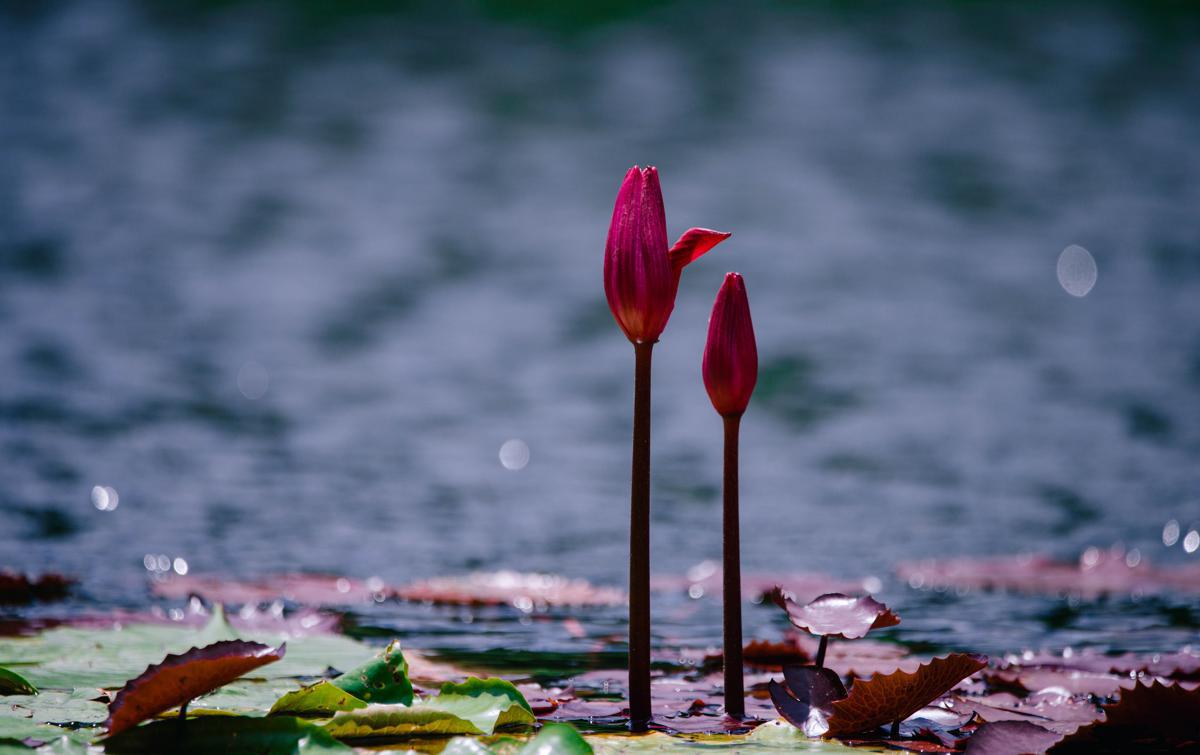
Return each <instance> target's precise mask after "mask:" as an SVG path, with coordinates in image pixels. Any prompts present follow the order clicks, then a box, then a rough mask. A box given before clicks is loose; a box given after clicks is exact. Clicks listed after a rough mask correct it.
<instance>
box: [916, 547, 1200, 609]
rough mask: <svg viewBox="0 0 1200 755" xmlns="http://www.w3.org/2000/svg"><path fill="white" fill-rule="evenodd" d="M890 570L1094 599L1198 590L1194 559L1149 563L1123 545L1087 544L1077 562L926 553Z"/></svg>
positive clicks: (923, 579)
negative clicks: (1120, 547)
mask: <svg viewBox="0 0 1200 755" xmlns="http://www.w3.org/2000/svg"><path fill="white" fill-rule="evenodd" d="M896 574H897V576H899V577H900V578H901V579H903V580H905V581H907V582H908V583H909V585H911V586H913V587H917V588H930V587H941V588H958V589H970V590H1011V591H1015V592H1024V593H1037V594H1046V595H1071V596H1076V597H1081V598H1086V599H1094V598H1098V597H1100V596H1104V595H1138V596H1143V595H1151V594H1155V593H1167V592H1170V593H1187V594H1196V593H1200V564H1184V565H1180V566H1153V565H1151V564H1150V562H1149V561H1148V560H1147V559H1145V558H1143V557H1141V556H1139V559H1138V560H1137V561H1136V562H1132V565H1131V562H1130V560H1128V559H1127V558H1126V554H1125V553H1124V552H1123V551H1107V550H1103V551H1102V550H1100V549H1097V548H1089V549H1088V550H1087V551H1085V552H1084V554H1083V555H1082V556H1081V557H1080V559H1079V561H1077V562H1064V561H1055V560H1053V559H1051V558H1048V557H1046V556H1003V557H996V558H954V559H941V560H935V559H930V560H926V561H919V562H906V563H901V564H899V565H897V567H896Z"/></svg>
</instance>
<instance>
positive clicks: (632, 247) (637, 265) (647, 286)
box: [604, 165, 729, 343]
mask: <svg viewBox="0 0 1200 755" xmlns="http://www.w3.org/2000/svg"><path fill="white" fill-rule="evenodd" d="M727 238H729V234H728V233H721V232H719V231H710V230H708V229H705V228H692V229H690V230H688V231H687V232H686V233H684V234H683V236H682V237H680V239H679V241H677V242H676V243H675V246H673V247H671V248H670V249H669V250H668V248H667V216H666V212H665V211H664V209H663V198H662V188H661V187H660V186H659V183H658V169H657V168H655V167H653V166H648V167H646V168H639V167H638V166H636V165H635V166H633V167H632V168H630V169H629V172H628V173H626V174H625V180H624V181H623V182H622V183H621V190H620V191H619V192H617V201H616V204H615V206H614V207H613V215H612V223H611V225H609V228H608V241H607V242H606V244H605V246H604V294H605V296H607V297H608V306H609V309H611V310H612V313H613V317H615V318H616V320H617V324H618V325H620V326H621V330H622V331H624V333H625V336H626V337H627V338H628V339H629V340H630V341H632V342H633V343H654V342H655V341H657V340H658V337H659V336H660V335H662V332H663V329H664V328H665V327H667V320H668V319H670V317H671V311H672V310H673V309H674V308H675V294H676V293H677V292H678V290H679V276H680V274H681V273H682V271H683V268H684V267H685V266H686V265H687V264H688V263H690V262H692V261H693V260H695V259H696V258H698V257H700V256H701V255H702V254H704V253H705V252H707V251H708V250H709V249H712V248H713V247H714V246H716V245H717V244H719V243H720V242H722V241H724V240H725V239H727Z"/></svg>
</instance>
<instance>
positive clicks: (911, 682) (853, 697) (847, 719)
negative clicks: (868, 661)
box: [829, 653, 987, 736]
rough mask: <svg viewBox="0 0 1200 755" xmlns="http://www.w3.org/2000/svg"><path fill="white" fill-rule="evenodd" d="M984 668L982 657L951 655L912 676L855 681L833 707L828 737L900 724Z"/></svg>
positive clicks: (894, 675) (881, 676)
mask: <svg viewBox="0 0 1200 755" xmlns="http://www.w3.org/2000/svg"><path fill="white" fill-rule="evenodd" d="M986 666H987V659H986V658H984V657H982V656H978V655H968V654H965V653H952V654H950V655H948V656H946V657H945V658H934V659H933V660H932V661H930V662H929V663H927V664H922V665H921V666H920V668H918V669H917V670H916V672H915V673H911V674H910V673H907V672H904V671H897V672H895V673H893V674H888V675H876V676H873V677H871V678H870V679H861V680H858V681H856V682H855V683H854V685H853V686H852V687H851V688H850V694H849V695H847V697H846V698H845V699H844V700H839V701H837V702H835V703H833V715H831V716H830V718H829V734H830V735H832V736H840V735H847V734H854V733H856V732H861V731H870V730H872V729H874V728H876V727H879V726H882V725H885V724H889V723H892V722H893V721H903V720H904V719H906V718H908V717H909V716H911V715H912V714H913V713H916V712H917V711H918V710H920V709H921V708H923V707H925V706H926V705H928V704H929V703H931V702H933V701H934V700H936V699H937V698H938V697H940V696H941V695H943V694H945V693H946V692H949V691H950V690H951V689H953V688H954V686H955V685H956V684H958V683H959V682H961V681H962V680H963V679H966V678H967V677H968V676H970V675H972V674H974V673H976V672H977V671H979V670H980V669H983V668H984V667H986Z"/></svg>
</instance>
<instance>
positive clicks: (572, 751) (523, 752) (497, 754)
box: [441, 723, 592, 755]
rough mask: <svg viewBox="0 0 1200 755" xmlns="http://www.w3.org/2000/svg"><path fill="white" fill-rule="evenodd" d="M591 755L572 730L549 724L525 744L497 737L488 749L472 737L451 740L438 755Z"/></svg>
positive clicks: (563, 725) (570, 727)
mask: <svg viewBox="0 0 1200 755" xmlns="http://www.w3.org/2000/svg"><path fill="white" fill-rule="evenodd" d="M501 754H503V755H592V747H591V745H589V744H588V743H587V740H585V739H584V738H583V737H582V736H580V735H579V732H578V731H576V730H575V727H574V726H571V725H570V724H564V723H549V724H546V725H545V726H543V727H542V728H541V731H539V732H538V733H537V735H536V736H534V737H530V739H529V741H527V742H521V741H520V740H516V739H512V738H511V737H501V738H500V739H499V740H497V741H494V742H492V743H491V745H490V746H489V745H488V744H486V743H484V742H483V741H482V740H479V739H475V738H474V737H455V738H454V739H451V740H450V741H449V742H447V743H446V747H445V748H444V749H443V750H442V753H441V755H501Z"/></svg>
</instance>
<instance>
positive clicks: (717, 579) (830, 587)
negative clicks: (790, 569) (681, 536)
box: [650, 561, 879, 603]
mask: <svg viewBox="0 0 1200 755" xmlns="http://www.w3.org/2000/svg"><path fill="white" fill-rule="evenodd" d="M878 582H879V580H878V579H875V578H873V577H867V578H865V579H861V580H846V579H838V578H837V577H832V576H830V575H828V574H818V573H815V572H795V573H785V572H778V573H768V572H763V573H758V572H749V573H743V574H742V595H743V596H744V597H745V598H747V599H750V600H765V599H767V598H769V597H770V595H771V593H772V592H774V590H775V588H776V587H782V588H783V590H784V592H785V593H786V594H787V596H788V597H790V598H791V599H792V600H794V601H796V602H798V603H807V602H808V601H810V600H812V599H813V598H815V597H817V596H818V595H823V594H825V593H830V592H844V593H853V592H861V591H865V592H872V591H873V590H878V589H879V585H878ZM650 587H651V588H652V589H654V590H656V591H658V592H684V593H687V594H688V596H690V597H691V598H694V599H700V598H719V597H721V595H722V593H723V590H724V576H723V571H722V569H721V565H720V563H718V562H716V561H701V562H700V563H698V564H696V565H695V566H693V567H691V568H690V569H688V570H687V573H686V574H682V575H675V576H659V577H654V578H653V579H651V580H650Z"/></svg>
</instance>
